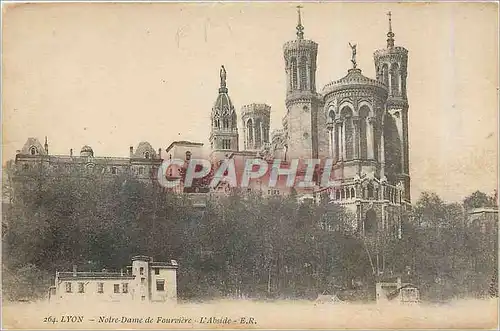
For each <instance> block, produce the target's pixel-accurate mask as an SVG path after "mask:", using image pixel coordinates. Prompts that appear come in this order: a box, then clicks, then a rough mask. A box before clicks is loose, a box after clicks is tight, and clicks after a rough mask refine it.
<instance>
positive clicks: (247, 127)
mask: <svg viewBox="0 0 500 331" xmlns="http://www.w3.org/2000/svg"><path fill="white" fill-rule="evenodd" d="M241 119H242V121H243V132H244V139H243V141H244V148H245V150H260V149H261V148H262V147H263V146H264V145H265V144H267V143H269V125H270V122H271V106H269V105H266V104H263V103H259V104H256V103H252V104H250V105H244V106H243V107H242V109H241Z"/></svg>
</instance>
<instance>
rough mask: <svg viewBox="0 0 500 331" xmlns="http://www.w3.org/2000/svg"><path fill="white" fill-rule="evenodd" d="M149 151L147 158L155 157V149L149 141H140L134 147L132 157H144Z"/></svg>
mask: <svg viewBox="0 0 500 331" xmlns="http://www.w3.org/2000/svg"><path fill="white" fill-rule="evenodd" d="M146 152H149V158H151V159H152V158H155V157H156V151H155V150H154V148H153V146H151V144H150V143H148V142H147V141H141V142H140V143H139V145H138V146H137V148H136V149H135V152H134V155H133V157H134V158H145V153H146Z"/></svg>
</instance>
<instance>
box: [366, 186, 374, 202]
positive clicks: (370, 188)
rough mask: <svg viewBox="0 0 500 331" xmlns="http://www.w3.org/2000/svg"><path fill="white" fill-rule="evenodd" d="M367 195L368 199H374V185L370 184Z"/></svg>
mask: <svg viewBox="0 0 500 331" xmlns="http://www.w3.org/2000/svg"><path fill="white" fill-rule="evenodd" d="M367 195H368V199H373V185H372V184H368V187H367Z"/></svg>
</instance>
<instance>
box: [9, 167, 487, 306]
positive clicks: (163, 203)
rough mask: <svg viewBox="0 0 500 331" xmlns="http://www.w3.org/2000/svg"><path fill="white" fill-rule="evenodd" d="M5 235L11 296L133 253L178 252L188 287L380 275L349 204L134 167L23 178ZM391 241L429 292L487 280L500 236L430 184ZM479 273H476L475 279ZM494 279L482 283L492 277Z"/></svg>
mask: <svg viewBox="0 0 500 331" xmlns="http://www.w3.org/2000/svg"><path fill="white" fill-rule="evenodd" d="M11 194H12V196H11V199H12V204H11V208H10V214H9V226H8V229H7V231H6V233H5V235H4V238H3V253H4V254H3V256H4V259H3V269H4V272H3V275H7V276H6V277H4V289H7V290H6V291H7V292H6V295H5V297H6V298H9V299H16V298H17V299H19V298H24V297H30V298H31V297H37V296H42V295H43V294H44V293H46V290H47V288H48V286H49V285H50V276H47V275H54V273H55V271H58V270H59V271H63V270H71V268H72V265H73V264H77V265H78V268H79V269H80V270H93V271H97V270H101V269H103V268H107V269H114V270H119V269H120V268H123V267H124V266H126V265H127V264H128V263H130V258H131V257H132V256H133V255H138V254H145V255H151V256H153V257H154V258H155V259H156V260H170V259H177V260H178V262H179V265H180V268H179V271H178V273H179V276H178V282H179V284H178V288H179V296H180V297H181V298H189V299H203V298H216V297H223V296H241V295H245V296H249V297H255V298H263V297H270V296H271V297H286V298H298V297H302V298H306V297H315V296H316V295H317V294H318V293H331V294H333V293H338V291H344V292H346V293H347V292H349V291H354V290H360V288H359V286H358V285H355V284H362V286H361V287H362V289H361V290H363V291H371V290H370V289H367V287H366V284H373V281H374V278H373V277H374V275H373V272H372V271H373V270H372V268H371V266H370V261H369V259H368V255H367V254H366V250H365V246H364V243H363V241H361V240H360V238H359V237H357V236H356V234H355V233H354V231H353V228H352V227H351V226H349V224H350V223H349V222H348V221H349V220H351V219H352V218H353V217H354V216H353V215H349V214H348V213H347V212H346V211H345V210H344V209H343V208H341V207H339V206H338V205H335V204H329V203H326V202H325V201H326V200H322V203H321V204H320V205H315V204H312V203H309V202H305V203H298V202H297V199H296V197H294V196H293V195H291V196H288V197H284V196H277V197H272V198H265V197H262V196H261V195H259V194H246V195H240V194H238V192H233V194H231V195H230V196H228V197H215V196H212V197H211V198H210V199H209V200H208V201H207V205H206V207H205V208H199V207H196V206H195V205H193V202H192V199H190V198H189V197H190V195H174V194H171V193H164V192H163V191H162V190H161V189H160V188H159V187H157V186H155V185H154V184H152V183H144V182H140V181H137V180H135V179H133V178H127V177H116V178H114V179H112V180H110V179H106V178H99V177H96V176H94V177H85V176H62V175H59V176H52V177H44V178H32V179H28V180H25V181H18V182H16V184H15V190H11ZM410 219H413V221H411V222H406V223H405V224H404V230H403V234H404V235H403V238H402V239H401V240H392V241H387V245H386V246H387V247H386V249H387V252H388V253H389V254H390V255H391V254H392V256H395V258H394V259H393V261H392V262H391V263H392V266H393V267H394V268H395V269H397V270H405V268H408V267H409V268H410V270H411V274H412V275H413V276H414V278H415V282H416V283H417V284H420V285H422V289H423V295H424V297H427V298H429V299H446V298H449V297H452V296H457V295H470V294H481V293H482V291H483V292H484V291H487V289H488V286H489V281H490V280H491V275H492V273H491V272H492V267H493V266H495V265H496V262H495V261H496V250H495V247H496V238H494V236H493V235H492V234H490V235H489V236H488V235H486V236H485V235H479V234H478V233H475V232H470V231H469V230H467V229H466V227H465V222H464V220H465V216H464V210H463V208H462V206H461V205H457V204H447V203H445V202H443V201H442V200H441V199H440V198H439V197H438V196H437V195H435V194H432V193H425V194H423V195H422V197H421V198H420V199H419V200H418V201H417V203H416V204H415V208H414V210H413V217H412V218H410ZM494 263H495V264H494ZM472 279H475V280H476V282H472V281H471V280H472ZM483 283H484V284H486V286H483V285H484V284H483Z"/></svg>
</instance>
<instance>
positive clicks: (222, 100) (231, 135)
mask: <svg viewBox="0 0 500 331" xmlns="http://www.w3.org/2000/svg"><path fill="white" fill-rule="evenodd" d="M219 76H220V86H219V94H218V95H217V99H216V100H215V104H214V106H213V107H212V115H211V120H212V130H211V133H210V143H211V146H212V151H221V150H226V151H227V150H231V151H237V150H238V125H237V117H236V111H235V108H234V106H233V103H232V102H231V98H230V97H229V94H228V90H227V84H226V78H227V72H226V68H225V67H224V65H221V67H220V70H219ZM219 156H220V155H219Z"/></svg>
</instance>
